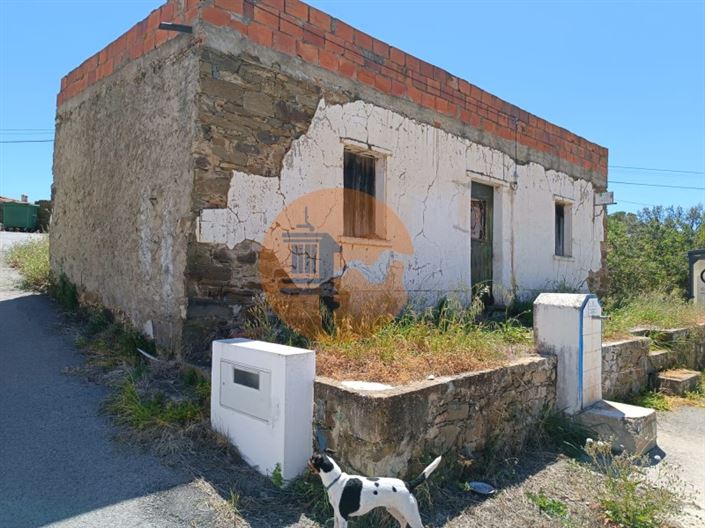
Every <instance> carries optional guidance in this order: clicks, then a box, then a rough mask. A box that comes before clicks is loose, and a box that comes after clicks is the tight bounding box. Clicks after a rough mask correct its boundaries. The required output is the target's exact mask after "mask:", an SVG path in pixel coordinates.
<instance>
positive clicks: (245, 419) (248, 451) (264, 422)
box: [211, 338, 316, 480]
mask: <svg viewBox="0 0 705 528" xmlns="http://www.w3.org/2000/svg"><path fill="white" fill-rule="evenodd" d="M212 361H213V363H212V371H211V376H212V378H211V426H212V427H213V429H214V430H216V431H218V432H220V433H222V434H223V435H225V436H226V437H227V438H228V439H229V440H230V441H231V442H232V443H233V444H234V445H235V446H236V447H237V448H238V450H239V451H240V455H241V456H242V458H243V459H244V460H245V462H247V463H248V464H250V465H251V466H254V467H255V468H257V470H258V471H259V472H260V473H262V474H264V475H271V474H272V472H273V471H274V469H275V468H276V466H277V464H279V465H280V467H281V470H282V476H283V477H284V479H285V480H290V479H292V478H294V477H296V476H297V475H299V474H300V473H301V472H302V471H303V470H304V469H305V468H306V463H307V461H308V459H309V458H310V457H311V454H312V439H313V382H314V378H315V376H316V356H315V353H314V352H313V351H312V350H305V349H302V348H295V347H290V346H286V345H278V344H275V343H267V342H265V341H253V340H250V339H239V338H238V339H223V340H219V341H213V360H212Z"/></svg>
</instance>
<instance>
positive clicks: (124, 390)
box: [106, 374, 204, 430]
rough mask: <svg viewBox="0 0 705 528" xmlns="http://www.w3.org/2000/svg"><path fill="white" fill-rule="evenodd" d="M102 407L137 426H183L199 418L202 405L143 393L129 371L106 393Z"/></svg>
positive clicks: (127, 422) (201, 414)
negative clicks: (110, 392)
mask: <svg viewBox="0 0 705 528" xmlns="http://www.w3.org/2000/svg"><path fill="white" fill-rule="evenodd" d="M106 410H107V411H108V412H109V413H110V414H112V415H113V416H114V417H115V420H116V421H117V422H118V423H120V424H122V425H128V426H130V427H133V428H135V429H137V430H144V429H149V428H155V427H170V426H177V425H178V426H184V425H188V424H190V423H193V422H196V421H199V420H202V419H203V418H204V416H203V414H204V413H203V409H202V407H201V406H199V405H198V404H197V403H195V402H193V401H183V402H173V401H165V399H164V397H163V396H160V395H157V396H153V397H151V398H147V397H143V396H142V395H141V394H140V393H139V391H138V389H137V385H136V376H135V375H134V374H133V375H131V376H129V377H128V378H126V379H125V381H123V383H122V385H121V386H120V388H119V389H118V390H117V391H116V392H115V393H114V394H113V395H112V396H111V397H109V399H108V401H107V404H106Z"/></svg>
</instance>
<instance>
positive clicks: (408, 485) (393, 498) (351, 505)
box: [308, 453, 441, 528]
mask: <svg viewBox="0 0 705 528" xmlns="http://www.w3.org/2000/svg"><path fill="white" fill-rule="evenodd" d="M440 463H441V457H438V458H437V459H436V460H434V461H433V462H431V464H430V465H429V466H428V467H427V468H426V469H424V470H423V473H421V474H420V475H419V476H418V477H416V478H415V479H414V480H412V481H410V482H404V481H403V480H399V479H395V478H377V477H361V476H358V475H348V474H347V473H343V471H342V470H341V469H340V468H339V467H338V464H336V463H335V461H334V460H333V459H332V458H330V457H329V456H328V455H326V454H323V453H317V454H315V455H313V456H312V457H311V459H310V460H309V462H308V465H309V469H310V470H311V471H312V472H313V473H318V474H319V475H320V476H321V480H322V481H323V486H325V488H326V491H327V492H328V500H329V501H330V503H331V505H332V506H333V510H334V512H335V524H334V528H347V526H348V518H349V517H357V516H359V515H364V514H365V513H367V512H368V511H370V510H372V509H374V508H386V509H387V511H388V512H389V513H390V515H391V516H392V517H394V518H395V519H396V520H397V521H398V522H399V525H400V526H401V528H406V525H407V523H408V524H409V525H410V526H411V528H423V524H422V523H421V516H420V515H419V505H418V503H417V502H416V497H414V495H413V493H412V492H413V491H414V488H416V487H417V486H418V485H419V484H421V483H422V482H424V481H425V480H426V479H427V478H428V477H429V475H431V473H433V470H435V469H436V468H437V467H438V464H440Z"/></svg>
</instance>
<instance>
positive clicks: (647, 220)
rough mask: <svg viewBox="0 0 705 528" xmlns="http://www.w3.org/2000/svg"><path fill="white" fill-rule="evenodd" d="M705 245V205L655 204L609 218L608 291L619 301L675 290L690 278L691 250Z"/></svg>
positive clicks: (611, 298)
mask: <svg viewBox="0 0 705 528" xmlns="http://www.w3.org/2000/svg"><path fill="white" fill-rule="evenodd" d="M702 247H705V210H703V206H702V205H699V206H697V207H691V208H690V209H687V210H685V209H682V208H680V207H653V208H650V209H642V210H641V211H640V212H638V213H636V214H633V213H624V212H619V213H614V214H611V215H609V216H608V218H607V271H608V285H609V287H608V291H607V297H608V299H609V301H610V303H611V304H613V305H614V306H615V307H618V306H621V305H622V303H623V302H625V301H629V300H631V299H633V298H634V297H636V296H638V295H640V294H642V293H644V292H666V293H667V294H670V293H673V292H675V293H676V294H678V295H680V296H681V297H683V296H684V295H685V291H686V286H687V281H688V259H687V252H688V251H689V250H691V249H696V248H702Z"/></svg>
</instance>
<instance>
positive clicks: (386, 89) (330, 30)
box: [57, 0, 607, 176]
mask: <svg viewBox="0 0 705 528" xmlns="http://www.w3.org/2000/svg"><path fill="white" fill-rule="evenodd" d="M196 20H202V21H204V22H205V23H208V24H211V25H214V26H219V27H228V28H231V29H233V30H235V31H237V32H239V33H240V34H242V35H243V36H245V37H247V38H248V39H249V40H251V41H253V42H255V43H257V44H259V45H262V46H266V47H269V48H271V49H274V50H276V51H279V52H281V53H285V54H288V55H290V56H294V57H299V58H300V59H302V60H304V61H306V62H308V63H311V64H314V65H317V66H319V67H321V68H324V69H326V70H329V71H332V72H335V73H336V74H338V75H341V76H343V77H347V78H349V79H352V80H354V81H356V82H360V83H362V84H365V85H368V86H370V87H372V88H374V89H375V90H378V91H380V92H382V93H385V94H388V95H391V96H395V97H400V98H404V99H407V100H410V101H413V102H415V103H417V104H418V105H420V106H422V107H425V108H428V109H431V110H434V111H436V112H438V113H439V114H442V115H445V116H449V117H453V118H457V119H459V120H461V121H462V122H465V123H467V124H469V125H471V126H473V127H475V128H478V129H481V130H484V131H486V132H488V133H490V134H493V135H496V136H498V137H500V138H503V139H505V140H510V141H516V142H518V143H520V144H522V145H525V146H526V147H529V148H532V149H535V150H538V151H540V152H545V153H548V154H551V155H553V156H557V157H559V158H561V159H563V160H566V161H568V162H570V163H572V164H574V165H577V166H579V167H582V168H584V169H586V170H588V171H595V172H597V173H599V174H602V175H603V176H606V175H607V149H606V148H604V147H601V146H599V145H597V144H595V143H592V142H590V141H588V140H586V139H584V138H582V137H580V136H578V135H576V134H573V133H572V132H570V131H568V130H566V129H564V128H561V127H559V126H557V125H554V124H552V123H549V122H548V121H546V120H544V119H541V118H539V117H537V116H535V115H533V114H530V113H528V112H526V111H525V110H522V109H521V108H519V107H517V106H515V105H512V104H510V103H508V102H506V101H503V100H502V99H500V98H498V97H496V96H494V95H492V94H490V93H489V92H486V91H484V90H481V89H480V88H478V87H477V86H475V85H472V84H470V83H469V82H467V81H465V80H463V79H460V78H458V77H456V76H454V75H452V74H450V73H448V72H446V71H445V70H442V69H441V68H438V67H437V66H433V65H432V64H429V63H427V62H425V61H422V60H420V59H418V58H416V57H414V56H412V55H409V54H407V53H405V52H403V51H401V50H399V49H397V48H394V47H393V46H390V45H388V44H386V43H384V42H382V41H380V40H377V39H375V38H374V37H372V36H370V35H367V34H366V33H363V32H361V31H359V30H357V29H355V28H353V27H351V26H349V25H348V24H346V23H345V22H343V21H341V20H338V19H336V18H332V17H331V16H329V15H327V14H326V13H324V12H322V11H320V10H318V9H316V8H314V7H312V6H309V5H307V4H305V3H303V2H301V1H299V0H169V1H168V2H167V3H166V4H165V5H163V6H162V7H160V8H159V9H156V10H154V11H152V13H150V15H149V16H148V17H147V18H145V19H144V20H142V21H141V22H139V23H138V24H136V25H135V26H133V27H132V28H131V29H130V30H129V31H128V32H127V33H125V34H124V35H122V36H121V37H119V38H118V39H117V40H115V41H114V42H113V43H111V44H110V45H109V46H107V47H106V48H105V49H104V50H102V51H101V52H99V53H97V54H95V55H93V56H92V57H90V58H89V59H87V60H86V61H84V62H83V64H81V65H80V66H79V67H78V68H76V69H75V70H73V71H72V72H71V73H69V74H68V75H67V76H66V77H64V78H63V79H62V81H61V92H60V93H59V95H58V101H57V103H58V105H59V106H60V105H61V104H63V102H65V101H67V100H68V99H70V98H71V97H73V96H75V95H77V94H78V93H80V92H81V91H82V90H84V89H85V88H86V87H87V86H90V85H91V84H93V83H95V82H97V81H99V80H100V79H103V78H105V77H107V76H109V75H110V74H111V73H112V72H113V71H115V70H117V69H118V68H120V67H121V66H122V65H124V64H125V63H127V62H129V61H130V60H134V59H136V58H139V57H141V56H142V55H144V54H146V53H149V52H150V51H151V50H152V49H154V48H156V47H158V46H159V45H161V44H163V43H164V42H166V41H167V40H170V39H172V38H174V37H175V36H176V35H178V34H177V33H174V32H169V31H160V30H157V26H158V25H159V22H176V23H182V24H191V23H193V22H194V21H196Z"/></svg>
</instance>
